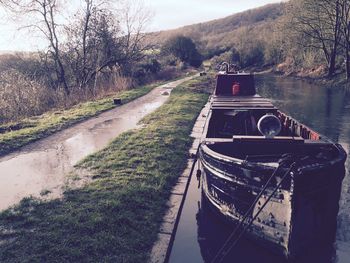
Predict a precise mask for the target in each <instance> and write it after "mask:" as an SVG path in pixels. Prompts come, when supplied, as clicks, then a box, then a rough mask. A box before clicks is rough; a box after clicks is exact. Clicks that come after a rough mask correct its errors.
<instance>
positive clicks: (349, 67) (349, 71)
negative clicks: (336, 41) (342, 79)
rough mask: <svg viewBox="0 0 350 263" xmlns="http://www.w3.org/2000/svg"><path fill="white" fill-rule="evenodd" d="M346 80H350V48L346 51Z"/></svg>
mask: <svg viewBox="0 0 350 263" xmlns="http://www.w3.org/2000/svg"><path fill="white" fill-rule="evenodd" d="M346 79H347V80H350V50H349V46H348V47H347V50H346Z"/></svg>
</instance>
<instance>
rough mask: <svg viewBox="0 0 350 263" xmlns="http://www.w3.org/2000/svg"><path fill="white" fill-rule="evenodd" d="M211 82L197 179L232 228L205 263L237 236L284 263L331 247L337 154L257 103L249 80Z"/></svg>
mask: <svg viewBox="0 0 350 263" xmlns="http://www.w3.org/2000/svg"><path fill="white" fill-rule="evenodd" d="M216 78H217V79H216V88H215V91H214V93H213V95H212V96H211V98H210V110H209V113H208V115H207V120H206V124H205V127H204V131H203V135H202V139H201V143H200V146H199V151H198V161H199V164H198V167H199V168H198V171H197V176H198V177H199V178H202V180H201V184H202V193H203V196H204V197H205V199H206V201H207V202H208V203H209V204H210V206H211V208H212V209H213V210H214V211H215V212H217V213H218V214H219V215H220V216H221V217H222V218H224V219H225V220H226V221H229V222H232V223H233V224H232V229H231V231H232V234H231V236H230V238H229V240H227V242H226V243H225V244H224V246H223V248H222V249H221V251H219V253H218V255H217V257H216V258H215V259H214V260H213V262H221V261H220V257H221V258H223V257H225V253H227V251H228V250H230V249H231V248H232V247H233V246H234V245H235V243H236V242H238V241H239V238H240V237H241V236H242V235H245V236H246V237H249V238H251V239H253V240H254V241H256V242H258V243H259V244H261V245H263V246H265V247H266V248H268V249H270V250H271V251H272V252H275V253H277V254H280V255H283V256H284V257H286V258H298V256H300V255H301V254H303V253H304V252H305V251H307V250H308V249H310V247H311V246H318V245H321V244H322V243H324V242H329V240H334V238H335V230H336V222H337V221H336V218H337V213H338V209H339V206H338V202H339V198H340V192H341V184H342V180H343V178H344V175H345V167H344V163H345V160H346V153H345V151H344V149H343V148H342V147H341V145H339V144H336V143H333V142H332V141H330V140H329V139H327V138H326V137H324V136H322V135H320V134H319V133H317V132H315V131H314V130H312V129H310V128H309V127H307V126H306V125H304V124H302V123H300V122H298V121H297V120H295V119H293V118H292V117H290V116H288V115H287V114H285V113H283V112H282V111H280V110H279V109H278V108H276V107H275V106H274V105H273V104H272V103H271V101H270V100H268V99H266V98H263V97H261V96H259V95H257V94H256V90H255V85H254V75H253V74H248V73H237V72H230V71H229V70H228V68H227V69H226V71H224V72H219V73H218V74H217V77H216Z"/></svg>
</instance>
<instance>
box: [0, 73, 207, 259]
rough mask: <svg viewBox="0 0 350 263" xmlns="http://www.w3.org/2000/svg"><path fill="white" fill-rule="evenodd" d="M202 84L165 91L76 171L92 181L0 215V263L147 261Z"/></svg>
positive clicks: (182, 161) (182, 160)
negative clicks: (137, 121) (138, 122)
mask: <svg viewBox="0 0 350 263" xmlns="http://www.w3.org/2000/svg"><path fill="white" fill-rule="evenodd" d="M208 79H209V78H201V79H196V80H192V81H190V82H188V83H186V84H184V85H182V86H181V87H177V88H175V89H174V90H173V92H172V94H171V96H170V99H169V100H168V101H167V103H165V104H164V105H163V106H161V107H160V108H159V109H158V110H157V111H156V112H154V113H152V114H150V115H148V116H147V117H146V118H144V119H143V123H144V124H145V126H144V128H142V129H139V130H134V131H131V132H127V133H124V134H122V135H120V136H119V137H117V138H116V139H115V140H114V141H113V142H112V143H111V144H110V145H109V146H108V147H106V148H105V149H104V150H102V151H100V152H98V153H96V154H93V155H90V156H89V157H87V158H86V159H85V160H83V161H82V162H80V163H79V165H78V166H79V168H85V169H88V170H90V171H92V172H93V174H94V176H93V181H92V182H90V183H89V184H88V185H86V186H84V187H83V188H80V189H71V190H68V191H66V192H65V193H64V196H63V198H62V199H61V200H53V201H48V202H43V201H39V200H34V199H24V200H22V202H21V203H20V204H19V205H18V206H16V207H14V208H12V209H8V210H6V211H4V212H2V213H0V261H1V262H147V260H148V258H149V253H150V250H151V248H152V245H153V243H154V242H155V240H156V238H157V232H158V228H159V226H160V222H161V219H162V216H163V214H164V213H165V211H166V209H167V207H166V201H167V199H168V197H169V194H170V190H171V188H172V186H173V185H174V184H175V182H176V181H177V177H178V176H179V175H180V174H181V172H182V171H183V169H184V168H185V166H186V162H187V157H188V150H189V148H190V147H191V143H192V139H191V138H190V136H189V135H190V133H191V130H192V126H193V124H194V122H195V119H196V117H197V115H198V113H199V112H200V110H201V108H202V106H203V105H204V104H205V103H206V101H207V99H208V94H207V93H205V92H204V91H203V88H206V87H207V86H208V84H206V83H207V82H205V81H208Z"/></svg>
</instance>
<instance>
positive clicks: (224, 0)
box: [0, 0, 282, 51]
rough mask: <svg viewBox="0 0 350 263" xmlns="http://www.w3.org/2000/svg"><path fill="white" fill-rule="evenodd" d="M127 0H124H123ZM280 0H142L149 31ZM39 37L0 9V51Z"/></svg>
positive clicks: (31, 46)
mask: <svg viewBox="0 0 350 263" xmlns="http://www.w3.org/2000/svg"><path fill="white" fill-rule="evenodd" d="M127 1H128V0H127ZM281 1H282V0H144V2H145V4H146V5H147V6H149V8H150V10H151V11H152V13H153V17H152V21H151V23H150V24H149V26H148V30H149V31H158V30H163V29H171V28H177V27H180V26H184V25H189V24H193V23H199V22H205V21H209V20H212V19H216V18H222V17H225V16H228V15H231V14H234V13H237V12H240V11H244V10H248V9H251V8H255V7H258V6H262V5H265V4H268V3H277V2H281ZM44 46H45V44H44V42H43V40H42V39H40V38H38V37H34V36H33V35H32V34H26V33H25V32H24V31H23V30H22V31H18V30H17V29H16V25H15V24H14V23H13V22H11V21H10V20H9V19H7V18H6V16H5V15H4V12H3V10H0V51H1V50H36V49H39V48H42V47H44Z"/></svg>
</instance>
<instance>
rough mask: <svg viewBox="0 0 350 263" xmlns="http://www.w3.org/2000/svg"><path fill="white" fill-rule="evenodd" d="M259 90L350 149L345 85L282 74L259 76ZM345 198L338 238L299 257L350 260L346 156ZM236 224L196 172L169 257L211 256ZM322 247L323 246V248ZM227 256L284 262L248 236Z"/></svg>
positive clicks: (336, 262) (323, 262)
mask: <svg viewBox="0 0 350 263" xmlns="http://www.w3.org/2000/svg"><path fill="white" fill-rule="evenodd" d="M256 87H257V91H258V93H259V94H260V95H262V96H263V97H267V98H270V99H271V100H272V101H273V103H274V104H275V105H276V106H277V107H278V108H280V109H281V110H282V111H284V112H286V113H288V114H289V115H291V116H292V117H294V118H296V119H297V120H299V121H301V122H302V123H304V124H306V125H308V126H309V127H311V128H313V129H314V130H316V131H318V132H320V133H321V134H324V135H326V136H327V137H329V138H330V139H332V140H333V141H336V142H339V143H340V144H342V146H343V147H344V149H345V150H346V152H347V153H349V151H350V90H346V89H345V88H342V87H320V86H318V85H315V84H310V83H308V82H306V81H302V80H297V79H293V78H283V77H279V76H269V75H259V76H257V77H256ZM345 165H346V175H345V178H344V181H343V187H342V194H341V199H340V202H339V205H340V209H339V214H338V228H337V233H336V240H335V243H334V244H333V246H331V247H330V248H329V249H324V248H323V249H318V251H314V250H310V251H309V254H308V255H305V257H304V258H303V259H301V260H300V261H298V263H299V262H302V263H304V262H305V263H306V262H308V263H311V262H318V263H330V262H332V263H346V262H350V185H349V184H350V178H349V170H350V162H349V160H347V162H346V164H345ZM230 231H232V230H231V228H229V227H228V226H227V225H225V224H224V223H223V222H221V221H220V219H218V218H217V217H216V216H215V215H213V214H212V213H211V211H208V209H207V208H206V206H205V202H203V200H202V199H201V192H200V188H199V187H198V182H197V179H196V177H195V176H192V178H191V182H190V185H189V189H188V193H187V197H186V201H185V203H184V206H183V210H182V213H181V218H180V221H179V224H178V228H177V232H176V235H175V239H174V243H173V248H172V251H171V254H170V258H169V262H171V263H180V262H181V263H182V262H191V263H195V262H210V261H211V260H212V258H213V257H214V256H215V255H216V253H217V251H218V250H219V249H220V248H221V247H222V245H223V244H224V242H225V241H226V239H227V237H228V236H229V235H230ZM321 250H322V251H321ZM225 260H226V261H224V262H248V263H255V262H256V263H258V262H259V263H265V262H266V263H274V262H276V263H279V262H284V259H283V258H280V257H278V256H276V255H274V254H272V253H270V252H269V251H267V250H266V249H264V248H262V247H260V246H258V245H256V244H254V243H253V242H251V241H250V240H246V239H242V240H241V241H240V242H239V243H238V245H237V246H236V247H235V248H234V249H233V250H232V251H231V252H230V253H229V254H228V256H227V257H226V259H225Z"/></svg>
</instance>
